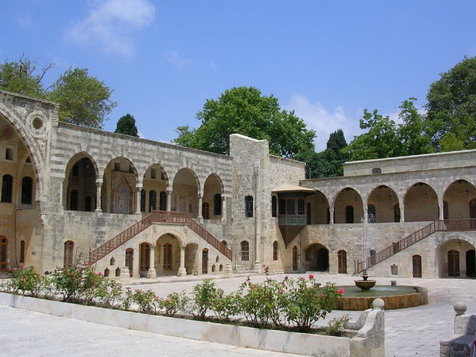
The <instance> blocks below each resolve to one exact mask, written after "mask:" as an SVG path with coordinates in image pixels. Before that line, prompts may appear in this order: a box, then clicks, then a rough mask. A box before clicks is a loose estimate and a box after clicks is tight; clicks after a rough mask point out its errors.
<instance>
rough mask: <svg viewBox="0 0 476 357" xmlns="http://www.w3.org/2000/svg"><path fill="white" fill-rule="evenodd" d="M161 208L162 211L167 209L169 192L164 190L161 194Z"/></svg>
mask: <svg viewBox="0 0 476 357" xmlns="http://www.w3.org/2000/svg"><path fill="white" fill-rule="evenodd" d="M159 209H160V210H161V211H166V210H167V194H166V193H165V192H164V191H162V192H160V194H159Z"/></svg>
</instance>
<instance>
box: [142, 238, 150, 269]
mask: <svg viewBox="0 0 476 357" xmlns="http://www.w3.org/2000/svg"><path fill="white" fill-rule="evenodd" d="M139 269H140V272H141V273H142V272H144V271H145V272H147V271H148V270H149V269H150V245H149V243H142V244H141V245H139Z"/></svg>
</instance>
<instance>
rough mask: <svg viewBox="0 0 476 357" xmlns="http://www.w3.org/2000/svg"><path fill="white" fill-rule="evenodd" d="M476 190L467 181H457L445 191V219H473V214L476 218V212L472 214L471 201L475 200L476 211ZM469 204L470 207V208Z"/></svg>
mask: <svg viewBox="0 0 476 357" xmlns="http://www.w3.org/2000/svg"><path fill="white" fill-rule="evenodd" d="M475 197H476V188H475V187H474V186H473V185H472V184H471V183H469V182H468V181H466V180H457V181H455V182H453V183H452V184H451V185H449V186H448V188H447V189H446V190H445V194H444V196H443V202H444V212H445V214H444V218H445V219H460V218H463V219H464V218H471V213H473V214H474V217H473V218H476V211H475V212H471V202H472V201H471V199H473V200H474V207H475V208H474V210H476V199H475ZM468 202H469V207H468Z"/></svg>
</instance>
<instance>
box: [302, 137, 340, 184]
mask: <svg viewBox="0 0 476 357" xmlns="http://www.w3.org/2000/svg"><path fill="white" fill-rule="evenodd" d="M346 146H347V142H346V140H345V137H344V132H343V131H342V129H339V130H337V131H335V132H333V133H331V134H330V135H329V140H328V141H327V147H326V149H325V150H324V151H321V152H319V153H316V154H315V155H314V156H313V159H312V160H311V163H310V164H309V166H310V168H311V175H310V176H311V178H318V177H332V176H342V175H343V166H342V165H343V164H344V162H345V161H346V160H347V156H348V155H347V153H345V152H344V151H343V149H344V148H345V147H346Z"/></svg>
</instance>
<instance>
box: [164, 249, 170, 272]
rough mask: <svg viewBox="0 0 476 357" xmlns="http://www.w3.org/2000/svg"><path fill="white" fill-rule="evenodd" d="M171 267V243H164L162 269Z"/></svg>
mask: <svg viewBox="0 0 476 357" xmlns="http://www.w3.org/2000/svg"><path fill="white" fill-rule="evenodd" d="M171 269H172V244H170V243H165V244H164V270H171Z"/></svg>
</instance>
